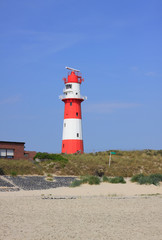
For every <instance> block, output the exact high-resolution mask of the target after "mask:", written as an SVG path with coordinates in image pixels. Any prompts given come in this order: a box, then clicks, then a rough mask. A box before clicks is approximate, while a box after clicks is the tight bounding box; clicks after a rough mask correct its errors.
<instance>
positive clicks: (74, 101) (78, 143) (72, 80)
mask: <svg viewBox="0 0 162 240" xmlns="http://www.w3.org/2000/svg"><path fill="white" fill-rule="evenodd" d="M66 68H67V69H69V70H70V73H69V74H68V77H67V78H63V80H64V83H65V88H64V90H63V93H64V95H63V96H60V99H61V100H62V101H63V102H64V103H65V109H64V122H63V137H62V153H67V154H71V153H76V152H81V153H83V151H84V149H83V137H82V115H81V102H83V101H84V100H85V99H86V97H83V96H81V94H80V85H81V83H82V81H84V79H83V78H82V77H81V75H80V74H79V72H80V71H79V70H76V69H74V68H69V67H66Z"/></svg>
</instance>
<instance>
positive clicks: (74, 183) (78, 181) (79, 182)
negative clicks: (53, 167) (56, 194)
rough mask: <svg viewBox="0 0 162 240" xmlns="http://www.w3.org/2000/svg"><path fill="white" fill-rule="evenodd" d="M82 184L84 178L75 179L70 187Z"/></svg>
mask: <svg viewBox="0 0 162 240" xmlns="http://www.w3.org/2000/svg"><path fill="white" fill-rule="evenodd" d="M81 184H82V180H74V181H73V182H72V183H71V185H70V187H78V186H80V185H81Z"/></svg>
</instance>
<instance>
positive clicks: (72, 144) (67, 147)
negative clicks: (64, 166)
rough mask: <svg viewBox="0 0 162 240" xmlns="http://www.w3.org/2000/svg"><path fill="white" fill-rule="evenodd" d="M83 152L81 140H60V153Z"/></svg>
mask: <svg viewBox="0 0 162 240" xmlns="http://www.w3.org/2000/svg"><path fill="white" fill-rule="evenodd" d="M76 152H80V153H83V140H71V139H70V140H62V153H67V154H72V153H76Z"/></svg>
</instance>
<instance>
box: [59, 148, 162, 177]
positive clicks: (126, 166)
mask: <svg viewBox="0 0 162 240" xmlns="http://www.w3.org/2000/svg"><path fill="white" fill-rule="evenodd" d="M111 151H114V152H116V155H112V161H111V166H110V167H109V153H110V151H106V152H98V153H95V154H93V153H89V154H87V153H84V154H79V155H75V154H69V155H66V158H67V159H68V163H67V164H66V166H65V167H64V168H63V169H61V171H59V174H62V175H76V176H85V175H97V176H100V177H101V176H103V175H106V176H111V177H114V176H118V177H119V176H123V177H132V176H133V175H136V174H140V173H143V174H144V175H149V174H155V173H161V174H162V151H161V150H159V151H157V150H141V151H119V150H111Z"/></svg>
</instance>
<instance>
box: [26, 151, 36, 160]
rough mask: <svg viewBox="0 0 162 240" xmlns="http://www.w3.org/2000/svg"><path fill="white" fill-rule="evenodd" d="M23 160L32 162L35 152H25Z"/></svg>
mask: <svg viewBox="0 0 162 240" xmlns="http://www.w3.org/2000/svg"><path fill="white" fill-rule="evenodd" d="M24 153H25V158H26V159H31V160H33V158H34V156H35V155H36V153H37V152H35V151H25V152H24Z"/></svg>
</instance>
